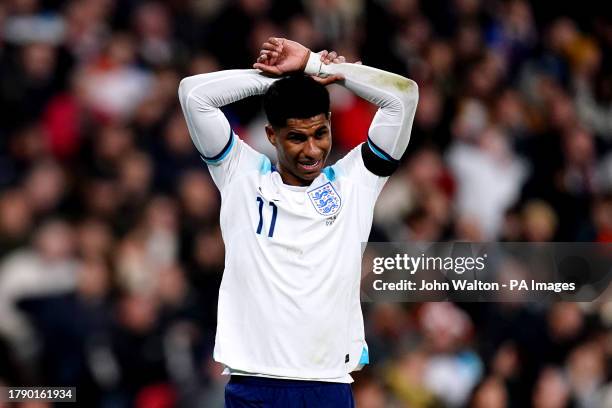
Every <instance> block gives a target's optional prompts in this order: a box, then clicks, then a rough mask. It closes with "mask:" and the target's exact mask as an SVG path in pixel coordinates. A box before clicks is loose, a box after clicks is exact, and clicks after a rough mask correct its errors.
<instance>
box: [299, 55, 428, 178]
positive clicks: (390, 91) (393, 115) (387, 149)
mask: <svg viewBox="0 0 612 408" xmlns="http://www.w3.org/2000/svg"><path fill="white" fill-rule="evenodd" d="M305 72H306V73H308V74H311V75H317V76H322V77H325V76H329V75H334V74H341V75H342V76H343V77H344V80H343V81H341V82H340V84H341V85H343V86H345V87H346V88H347V89H349V90H350V91H352V92H354V93H355V94H357V95H358V96H360V97H362V98H364V99H365V100H367V101H368V102H371V103H373V104H375V105H376V106H378V108H379V109H378V111H377V112H376V115H375V116H374V120H373V121H372V124H371V125H370V129H369V131H368V138H367V141H366V143H365V144H363V145H362V146H361V147H360V149H361V154H362V160H361V162H362V163H363V165H364V166H365V167H366V168H367V169H368V170H369V171H370V172H371V173H373V174H375V175H377V176H381V177H386V176H389V175H391V173H393V171H394V170H395V169H396V168H397V167H398V165H399V159H400V158H401V157H402V155H403V154H404V151H405V150H406V147H407V146H408V142H409V141H410V131H411V129H412V122H413V120H414V115H415V112H416V106H417V102H418V98H419V91H418V86H417V84H416V82H414V81H413V80H411V79H408V78H404V77H402V76H400V75H397V74H393V73H391V72H386V71H383V70H380V69H376V68H373V67H368V66H365V65H361V64H347V63H342V64H330V65H325V64H323V63H321V61H320V55H318V54H314V53H311V55H310V57H309V59H308V62H307V64H306V70H305Z"/></svg>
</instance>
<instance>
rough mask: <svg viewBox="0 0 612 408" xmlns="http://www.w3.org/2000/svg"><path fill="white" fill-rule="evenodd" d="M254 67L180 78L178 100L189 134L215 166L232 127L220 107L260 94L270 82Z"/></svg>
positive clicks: (229, 143) (229, 139)
mask: <svg viewBox="0 0 612 408" xmlns="http://www.w3.org/2000/svg"><path fill="white" fill-rule="evenodd" d="M274 80H275V79H274V78H270V77H267V76H264V75H262V74H261V72H260V71H257V70H255V69H243V70H238V69H237V70H228V71H220V72H212V73H208V74H200V75H194V76H190V77H187V78H184V79H183V80H182V81H181V84H180V86H179V100H180V102H181V107H182V108H183V114H184V115H185V120H186V121H187V127H188V128H189V134H190V135H191V139H192V140H193V143H194V144H195V146H196V148H197V149H198V151H199V152H200V154H201V155H202V158H203V159H204V160H205V161H206V162H207V163H208V164H210V165H215V164H216V163H218V162H220V161H221V159H223V157H224V156H225V154H227V152H228V151H229V149H230V148H231V146H232V143H233V137H234V136H233V135H232V130H231V128H230V124H229V122H228V121H227V119H226V118H225V115H224V114H223V112H221V110H220V109H219V108H220V107H221V106H224V105H227V104H230V103H232V102H236V101H238V100H241V99H244V98H246V97H248V96H252V95H259V94H263V93H264V92H265V91H266V89H268V87H269V86H270V85H271V84H272V83H273V82H274Z"/></svg>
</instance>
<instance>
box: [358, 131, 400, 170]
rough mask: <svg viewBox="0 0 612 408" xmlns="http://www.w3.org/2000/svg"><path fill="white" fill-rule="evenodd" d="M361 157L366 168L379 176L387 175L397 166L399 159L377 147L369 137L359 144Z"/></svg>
mask: <svg viewBox="0 0 612 408" xmlns="http://www.w3.org/2000/svg"><path fill="white" fill-rule="evenodd" d="M361 158H362V159H363V164H364V165H365V167H366V169H368V170H369V171H370V172H372V173H373V174H376V175H377V176H380V177H389V176H390V175H391V174H393V172H394V171H395V170H396V169H397V168H398V166H399V160H396V159H394V158H393V157H391V156H389V155H388V154H386V153H385V152H384V151H382V150H381V149H379V148H378V146H376V145H375V144H374V143H373V142H372V141H371V140H370V139H369V138H368V141H367V142H366V143H362V144H361Z"/></svg>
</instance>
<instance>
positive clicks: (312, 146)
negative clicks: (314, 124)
mask: <svg viewBox="0 0 612 408" xmlns="http://www.w3.org/2000/svg"><path fill="white" fill-rule="evenodd" d="M322 152H323V149H321V147H320V146H319V144H318V143H317V140H316V139H315V138H311V137H309V138H308V140H307V141H306V144H305V146H304V154H305V155H306V156H309V157H311V158H313V159H319V157H320V156H321V153H322Z"/></svg>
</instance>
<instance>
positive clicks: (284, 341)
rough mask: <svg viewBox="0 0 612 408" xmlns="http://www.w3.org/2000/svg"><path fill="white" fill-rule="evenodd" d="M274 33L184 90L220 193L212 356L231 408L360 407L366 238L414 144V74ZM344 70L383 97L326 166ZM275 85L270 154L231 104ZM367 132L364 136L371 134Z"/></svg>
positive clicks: (364, 92)
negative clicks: (332, 91) (242, 128)
mask: <svg viewBox="0 0 612 408" xmlns="http://www.w3.org/2000/svg"><path fill="white" fill-rule="evenodd" d="M343 61H344V59H343V58H342V57H337V55H336V54H335V53H329V54H328V53H327V52H323V53H322V54H315V53H312V52H310V50H308V49H307V48H306V47H304V46H302V45H301V44H299V43H297V42H294V41H290V40H287V39H282V38H270V39H269V40H268V41H267V42H266V43H264V44H263V47H262V50H261V54H260V56H259V58H258V60H257V62H256V63H255V64H254V68H256V69H250V70H228V71H221V72H215V73H209V74H202V75H195V76H192V77H188V78H185V79H183V80H182V81H181V84H180V87H179V99H180V102H181V106H182V108H183V113H184V115H185V118H186V120H187V125H188V127H189V132H190V134H191V138H192V139H193V142H194V144H195V146H196V147H197V149H198V151H199V152H200V154H201V156H202V159H203V160H204V161H205V162H206V164H207V165H208V168H209V170H210V173H211V176H212V178H213V180H214V182H215V184H216V186H217V187H218V188H219V190H220V192H221V202H222V203H221V214H220V223H221V230H222V234H223V240H224V243H225V251H226V255H225V271H224V275H223V280H222V282H221V288H220V291H219V309H218V323H217V335H216V342H215V350H214V358H215V360H216V361H218V362H221V363H222V364H224V365H225V367H226V369H225V372H226V374H230V375H231V377H230V381H229V383H228V385H227V387H226V390H225V403H226V406H227V407H230V408H231V407H247V406H248V407H251V406H257V407H291V406H299V407H352V406H354V402H353V397H352V393H351V389H350V383H351V382H352V379H351V376H350V375H349V373H350V372H351V371H353V370H356V369H359V368H360V367H361V366H362V365H363V364H367V363H368V349H367V345H366V342H365V339H364V328H363V317H362V313H361V306H360V299H359V284H360V276H361V273H360V270H361V256H362V251H361V242H364V241H367V239H368V235H369V232H370V228H371V225H372V213H373V209H374V203H375V202H376V198H377V197H378V194H379V193H380V191H381V189H382V187H383V185H384V183H385V181H386V180H387V178H388V176H389V175H391V173H393V171H394V169H395V168H396V167H397V166H398V159H399V158H400V157H401V156H402V153H403V152H404V150H405V149H406V146H407V145H408V140H409V138H410V129H411V127H412V121H413V118H414V113H415V109H416V105H417V100H418V88H417V85H416V83H415V82H414V81H412V80H410V79H406V78H404V77H402V76H399V75H396V74H392V73H389V72H385V71H381V70H379V69H376V68H371V67H367V66H364V65H360V64H349V63H345V62H343ZM331 82H336V83H338V84H340V85H342V86H344V87H346V88H347V89H349V90H351V91H352V92H354V93H355V94H357V95H359V96H360V97H362V98H364V99H366V100H368V101H370V102H371V103H373V104H376V105H377V106H378V107H379V109H378V111H377V112H376V115H375V117H374V120H373V122H372V124H371V126H370V129H369V134H368V135H367V140H366V141H364V143H362V144H360V145H359V146H357V147H355V148H354V149H353V150H352V151H350V152H349V153H348V154H347V155H346V156H344V157H343V158H342V159H340V160H339V161H338V162H337V163H335V164H334V165H332V166H326V159H327V156H328V155H329V152H330V149H331V145H332V136H331V130H330V119H331V118H330V112H329V107H330V102H329V94H328V92H327V89H326V88H325V86H324V84H327V83H331ZM258 94H263V95H264V96H263V105H264V110H265V113H266V116H267V119H268V125H266V128H265V130H266V134H267V136H268V139H269V141H270V143H272V145H274V147H275V148H276V153H277V159H276V161H275V163H272V162H271V161H270V160H269V159H268V158H267V157H266V156H264V155H263V154H260V153H258V152H256V151H255V150H253V149H252V148H251V147H249V146H248V145H247V144H246V143H245V142H243V141H242V140H241V139H240V138H239V137H238V135H236V134H235V133H234V132H233V131H232V129H231V128H230V125H229V123H228V121H227V119H226V118H225V116H224V115H223V113H222V112H221V110H220V109H219V108H220V107H221V106H224V105H226V104H229V103H232V102H235V101H238V100H240V99H242V98H245V97H248V96H251V95H258ZM364 139H365V135H364Z"/></svg>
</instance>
